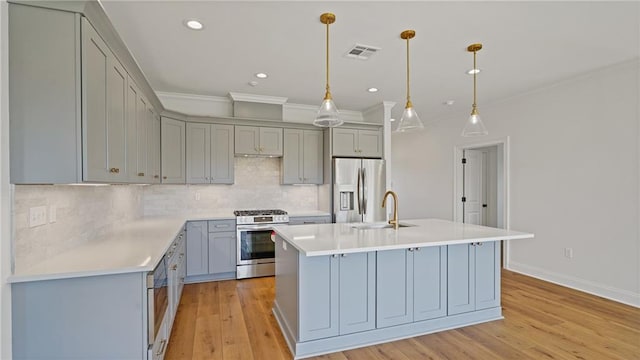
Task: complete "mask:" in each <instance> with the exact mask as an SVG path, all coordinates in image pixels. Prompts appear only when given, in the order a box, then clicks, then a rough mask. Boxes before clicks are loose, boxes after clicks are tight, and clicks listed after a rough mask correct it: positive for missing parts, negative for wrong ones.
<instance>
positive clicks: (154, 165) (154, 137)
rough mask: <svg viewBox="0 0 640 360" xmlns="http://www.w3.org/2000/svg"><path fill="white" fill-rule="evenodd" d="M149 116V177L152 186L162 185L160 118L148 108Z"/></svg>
mask: <svg viewBox="0 0 640 360" xmlns="http://www.w3.org/2000/svg"><path fill="white" fill-rule="evenodd" d="M147 113H148V115H149V117H148V121H149V139H148V140H147V143H148V145H149V152H148V154H147V156H148V157H147V160H148V166H149V170H148V171H149V176H150V178H151V183H152V184H159V183H160V116H158V114H156V112H155V111H154V110H153V108H152V107H149V108H147Z"/></svg>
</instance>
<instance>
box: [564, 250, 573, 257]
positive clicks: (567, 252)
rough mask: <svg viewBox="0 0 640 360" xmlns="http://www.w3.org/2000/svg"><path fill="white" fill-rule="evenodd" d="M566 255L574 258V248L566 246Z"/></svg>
mask: <svg viewBox="0 0 640 360" xmlns="http://www.w3.org/2000/svg"><path fill="white" fill-rule="evenodd" d="M564 257H566V258H567V259H573V248H564Z"/></svg>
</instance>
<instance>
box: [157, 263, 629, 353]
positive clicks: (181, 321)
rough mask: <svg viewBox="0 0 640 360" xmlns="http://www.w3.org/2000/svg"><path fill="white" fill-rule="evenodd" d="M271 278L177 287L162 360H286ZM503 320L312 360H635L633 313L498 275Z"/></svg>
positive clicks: (542, 284) (544, 284) (609, 303)
mask: <svg viewBox="0 0 640 360" xmlns="http://www.w3.org/2000/svg"><path fill="white" fill-rule="evenodd" d="M274 288H275V281H274V278H273V277H267V278H258V279H245V280H239V281H236V280H231V281H222V282H213V283H200V284H190V285H186V286H185V290H184V294H183V296H182V299H181V302H180V307H179V309H178V314H177V316H176V320H175V323H174V326H173V327H174V328H173V332H172V335H171V339H170V342H169V347H168V348H167V354H166V356H165V359H167V360H187V359H212V360H219V359H224V360H228V359H243V360H245V359H246V360H252V359H256V360H260V359H268V360H271V359H291V358H292V357H291V353H290V352H289V350H288V347H287V344H286V342H285V340H284V337H283V336H282V334H281V333H280V328H279V327H278V323H277V321H276V320H275V317H274V316H273V314H272V312H271V309H272V307H273V298H274V296H275V289H274ZM502 306H503V315H504V317H505V318H504V319H503V320H496V321H491V322H487V323H483V324H478V325H473V326H469V327H465V328H460V329H454V330H449V331H444V332H439V333H434V334H429V335H423V336H418V337H415V338H410V339H405V340H399V341H394V342H390V343H385V344H378V345H374V346H369V347H365V348H360V349H353V350H348V351H342V352H337V353H333V354H326V355H322V356H317V357H314V358H311V359H318V360H390V359H392V360H407V359H411V360H413V359H421V360H422V359H425V360H429V359H434V360H436V359H437V360H441V359H454V360H458V359H474V360H477V359H480V360H482V359H491V360H494V359H509V360H511V359H523V360H532V359H552V360H565V359H574V360H575V359H589V360H590V359H596V360H600V359H625V360H628V359H631V360H640V309H638V308H634V307H631V306H627V305H624V304H619V303H616V302H613V301H610V300H606V299H602V298H600V297H597V296H593V295H590V294H586V293H582V292H580V291H577V290H573V289H569V288H565V287H562V286H560V285H556V284H552V283H549V282H545V281H541V280H539V279H535V278H532V277H528V276H524V275H521V274H517V273H513V272H510V271H503V277H502Z"/></svg>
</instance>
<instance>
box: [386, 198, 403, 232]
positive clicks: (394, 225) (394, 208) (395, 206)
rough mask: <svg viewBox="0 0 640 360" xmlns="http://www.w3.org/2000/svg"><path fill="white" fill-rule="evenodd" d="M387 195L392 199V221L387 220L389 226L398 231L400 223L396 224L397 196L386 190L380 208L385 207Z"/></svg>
mask: <svg viewBox="0 0 640 360" xmlns="http://www.w3.org/2000/svg"><path fill="white" fill-rule="evenodd" d="M389 195H391V196H392V197H393V219H391V220H389V224H390V225H393V228H394V229H396V230H398V227H399V226H400V223H399V222H398V195H397V194H396V193H395V192H393V191H391V190H387V192H386V193H384V197H383V198H382V207H385V205H386V203H387V197H388V196H389Z"/></svg>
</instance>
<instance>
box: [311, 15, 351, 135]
mask: <svg viewBox="0 0 640 360" xmlns="http://www.w3.org/2000/svg"><path fill="white" fill-rule="evenodd" d="M335 21H336V16H335V15H334V14H332V13H324V14H322V15H320V22H321V23H323V24H325V25H327V51H326V54H327V59H326V62H327V86H326V92H325V94H324V100H323V101H322V104H321V105H320V109H319V110H318V115H316V119H315V120H313V125H315V126H320V127H336V126H340V125H342V123H343V122H344V121H342V119H340V114H339V113H338V108H336V104H334V103H333V99H332V97H331V90H330V89H329V24H333V23H334V22H335Z"/></svg>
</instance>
